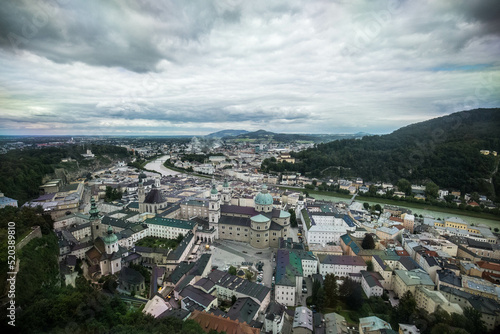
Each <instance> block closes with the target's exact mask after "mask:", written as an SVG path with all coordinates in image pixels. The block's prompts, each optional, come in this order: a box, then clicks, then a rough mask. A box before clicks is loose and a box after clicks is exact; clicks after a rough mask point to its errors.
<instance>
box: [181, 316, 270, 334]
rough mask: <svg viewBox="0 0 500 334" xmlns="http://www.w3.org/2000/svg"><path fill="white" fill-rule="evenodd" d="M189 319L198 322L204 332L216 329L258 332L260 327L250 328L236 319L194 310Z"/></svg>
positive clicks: (246, 333) (229, 333)
mask: <svg viewBox="0 0 500 334" xmlns="http://www.w3.org/2000/svg"><path fill="white" fill-rule="evenodd" d="M189 319H193V320H194V321H196V322H197V323H199V324H200V326H201V328H202V329H203V330H204V331H205V332H207V333H208V332H210V330H212V329H213V330H216V331H217V332H226V333H227V334H260V329H258V328H252V327H250V326H249V325H247V324H246V323H240V322H239V321H238V320H231V319H228V318H222V317H221V316H220V315H219V316H216V315H214V314H211V313H206V312H200V311H198V310H194V311H193V313H191V316H190V317H189Z"/></svg>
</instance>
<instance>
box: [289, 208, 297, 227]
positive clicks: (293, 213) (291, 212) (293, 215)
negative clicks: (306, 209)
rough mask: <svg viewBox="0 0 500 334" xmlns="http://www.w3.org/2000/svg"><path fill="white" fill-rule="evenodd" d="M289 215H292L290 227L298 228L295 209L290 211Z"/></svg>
mask: <svg viewBox="0 0 500 334" xmlns="http://www.w3.org/2000/svg"><path fill="white" fill-rule="evenodd" d="M288 213H290V226H292V227H297V226H298V225H297V216H296V215H295V210H294V209H289V210H288Z"/></svg>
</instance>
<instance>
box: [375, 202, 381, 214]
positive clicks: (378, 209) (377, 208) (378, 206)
mask: <svg viewBox="0 0 500 334" xmlns="http://www.w3.org/2000/svg"><path fill="white" fill-rule="evenodd" d="M375 211H378V212H382V207H381V206H380V204H375Z"/></svg>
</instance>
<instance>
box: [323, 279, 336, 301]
mask: <svg viewBox="0 0 500 334" xmlns="http://www.w3.org/2000/svg"><path fill="white" fill-rule="evenodd" d="M323 284H324V289H325V306H326V307H332V308H335V307H337V303H338V299H339V290H338V284H337V277H336V276H335V275H334V274H327V275H326V276H325V281H324V283H323Z"/></svg>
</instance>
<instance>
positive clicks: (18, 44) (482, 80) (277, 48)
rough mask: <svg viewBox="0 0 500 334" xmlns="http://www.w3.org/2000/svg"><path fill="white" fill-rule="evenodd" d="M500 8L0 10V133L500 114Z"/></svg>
mask: <svg viewBox="0 0 500 334" xmlns="http://www.w3.org/2000/svg"><path fill="white" fill-rule="evenodd" d="M499 8H500V1H498V0H439V1H435V0H427V1H425V0H416V1H404V0H387V1H386V0H384V1H373V0H337V1H294V0H286V1H280V0H278V1H269V0H264V1H259V0H257V1H255V0H252V1H244V0H220V1H207V0H200V1H184V0H179V1H161V2H160V1H157V0H139V1H89V0H86V1H76V0H59V1H57V0H51V1H31V0H25V1H4V2H2V5H1V6H0V135H11V134H20V135H24V134H69V135H78V134H110V135H116V134H119V135H127V134H130V135H132V134H133V135H176V134H207V133H210V132H214V131H218V130H222V129H245V130H258V129H265V130H269V131H275V132H288V133H290V132H296V133H355V132H359V131H363V132H369V133H388V132H392V131H393V130H395V129H397V128H399V127H401V126H404V125H408V124H411V123H415V122H419V121H423V120H427V119H430V118H434V117H438V116H442V115H446V114H450V113H452V112H456V111H461V110H466V109H472V108H477V107H500V23H499V22H500V20H498V18H499V17H500V10H499Z"/></svg>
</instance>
